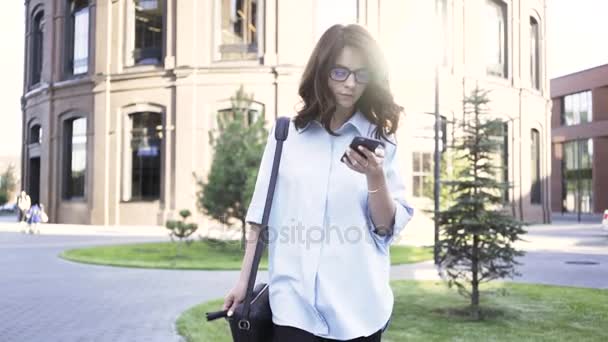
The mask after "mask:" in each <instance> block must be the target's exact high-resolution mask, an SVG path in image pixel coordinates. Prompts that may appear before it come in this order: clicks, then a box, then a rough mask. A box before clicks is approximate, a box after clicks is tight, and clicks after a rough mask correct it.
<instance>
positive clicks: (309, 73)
mask: <svg viewBox="0 0 608 342" xmlns="http://www.w3.org/2000/svg"><path fill="white" fill-rule="evenodd" d="M345 46H349V47H351V48H354V49H355V50H356V51H358V52H359V53H361V55H362V56H363V58H364V60H365V63H366V64H367V67H368V69H369V70H370V72H371V80H370V82H369V83H367V85H366V88H365V91H364V92H363V94H362V95H361V97H360V98H359V100H358V101H357V103H356V104H355V110H356V109H358V110H360V111H361V112H362V113H363V114H364V115H365V117H366V118H367V120H369V121H370V122H372V123H374V124H375V125H376V126H377V127H376V130H375V138H376V139H380V137H382V138H384V139H385V140H387V141H389V139H388V138H387V136H388V135H390V134H392V133H394V132H395V131H396V130H397V127H398V125H399V116H400V114H401V113H402V112H403V107H401V106H399V105H398V104H396V103H395V102H394V100H393V95H392V93H391V91H390V87H389V81H388V72H387V67H386V60H385V58H384V55H383V54H382V52H381V50H380V46H379V45H378V43H377V42H376V40H374V38H373V37H372V36H371V35H370V34H369V32H367V30H366V29H365V28H363V27H362V26H360V25H357V24H351V25H347V26H344V25H340V24H338V25H334V26H332V27H330V28H329V29H327V31H325V33H323V35H322V36H321V38H320V39H319V42H318V43H317V45H316V46H315V48H314V50H313V52H312V54H311V56H310V59H309V60H308V63H307V64H306V69H305V70H304V73H303V74H302V79H301V81H300V87H299V94H300V97H301V98H302V102H303V104H302V108H301V109H300V110H298V114H297V115H296V116H295V119H294V124H295V126H296V127H297V128H303V127H304V126H306V125H307V124H308V123H309V122H310V121H311V120H314V119H317V118H318V119H319V121H320V122H321V124H322V125H323V126H324V127H325V129H326V130H327V131H328V132H329V133H330V134H331V135H334V136H339V135H340V134H337V133H335V132H333V131H332V130H331V128H330V123H331V118H332V116H333V115H334V112H335V110H336V100H335V98H334V95H333V93H332V91H331V90H330V88H329V85H328V77H329V71H330V69H331V68H332V66H333V65H334V63H335V62H336V59H337V58H338V56H339V54H340V53H341V52H342V50H343V49H344V47H345ZM389 142H390V141H389Z"/></svg>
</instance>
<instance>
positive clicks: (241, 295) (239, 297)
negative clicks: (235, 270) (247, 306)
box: [222, 281, 247, 316]
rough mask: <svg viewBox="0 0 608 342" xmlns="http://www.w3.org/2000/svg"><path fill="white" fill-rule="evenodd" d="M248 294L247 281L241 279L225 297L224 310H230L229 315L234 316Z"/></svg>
mask: <svg viewBox="0 0 608 342" xmlns="http://www.w3.org/2000/svg"><path fill="white" fill-rule="evenodd" d="M246 294H247V283H245V282H242V281H239V282H238V283H236V284H235V285H234V287H233V288H232V289H231V290H230V291H229V292H228V294H227V295H226V296H225V297H224V305H223V306H222V310H228V316H232V313H233V312H234V310H235V309H236V306H237V305H239V304H240V303H242V302H243V300H245V295H246Z"/></svg>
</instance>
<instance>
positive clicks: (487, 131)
mask: <svg viewBox="0 0 608 342" xmlns="http://www.w3.org/2000/svg"><path fill="white" fill-rule="evenodd" d="M488 102H489V100H488V97H487V91H482V90H480V89H478V88H476V89H474V90H473V91H472V93H471V95H470V96H467V97H465V99H464V107H463V109H464V115H463V120H462V121H461V122H458V124H459V125H460V127H461V130H462V131H461V133H460V135H459V136H456V137H454V140H455V141H454V142H453V145H452V147H451V148H453V149H454V150H455V151H454V153H453V156H454V160H455V162H456V163H457V164H458V168H456V171H457V172H456V173H454V174H453V176H452V177H450V178H451V179H450V180H446V181H444V182H442V183H443V184H444V185H445V186H447V188H448V189H447V191H448V192H449V193H450V196H449V197H451V199H452V201H451V203H449V204H448V205H447V206H444V208H445V209H444V210H442V211H441V212H440V213H439V215H438V219H439V225H440V241H439V268H440V275H441V276H442V277H443V278H444V279H445V278H447V279H448V285H449V286H450V287H453V286H456V287H457V288H458V291H459V293H461V294H462V295H463V296H465V297H467V298H469V299H470V303H471V306H470V313H471V316H472V317H473V319H475V320H479V319H481V318H482V313H481V309H480V298H479V297H480V293H479V285H480V284H481V283H483V282H488V281H491V280H494V279H498V278H505V277H513V276H515V275H519V273H517V272H516V271H515V266H516V265H518V264H519V263H518V262H517V261H516V260H515V259H516V257H518V256H522V255H523V252H522V251H519V250H516V249H515V248H514V247H513V244H514V243H515V242H516V241H517V240H520V235H522V234H524V233H525V230H524V229H523V228H522V227H523V225H524V223H522V222H520V221H518V220H515V219H514V218H512V217H511V216H509V215H508V214H506V213H505V211H504V208H503V204H504V202H503V200H504V196H503V193H504V191H505V189H508V188H509V184H507V183H505V182H504V181H502V180H500V179H497V174H500V172H501V169H502V168H504V166H502V165H501V166H496V165H492V163H493V161H494V160H495V159H496V158H495V155H496V153H498V152H499V151H500V148H501V147H502V139H496V132H497V127H502V124H503V123H502V121H501V120H499V119H492V118H490V117H489V114H488V111H487V104H488ZM503 171H504V172H506V170H503Z"/></svg>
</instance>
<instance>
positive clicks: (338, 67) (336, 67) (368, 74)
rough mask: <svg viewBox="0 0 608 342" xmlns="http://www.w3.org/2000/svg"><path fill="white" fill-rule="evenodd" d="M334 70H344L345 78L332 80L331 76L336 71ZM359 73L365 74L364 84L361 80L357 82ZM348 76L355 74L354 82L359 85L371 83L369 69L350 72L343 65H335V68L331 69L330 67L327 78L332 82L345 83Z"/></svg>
mask: <svg viewBox="0 0 608 342" xmlns="http://www.w3.org/2000/svg"><path fill="white" fill-rule="evenodd" d="M336 69H342V70H344V71H346V72H347V74H346V77H344V79H343V80H341V79H336V78H334V77H333V76H332V74H333V71H334V70H336ZM361 71H363V72H365V73H367V81H365V82H362V81H361V80H359V77H360V74H359V73H360V72H361ZM350 74H355V82H357V83H359V84H368V83H369V82H371V78H372V75H371V73H370V71H369V69H367V68H360V69H356V70H351V69H349V68H347V67H345V66H343V65H339V64H338V65H335V66H333V67H331V68H330V69H329V78H331V79H332V80H334V81H336V82H345V81H346V80H347V79H348V77H349V76H350Z"/></svg>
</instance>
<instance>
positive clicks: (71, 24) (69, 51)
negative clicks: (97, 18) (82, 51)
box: [64, 0, 91, 79]
mask: <svg viewBox="0 0 608 342" xmlns="http://www.w3.org/2000/svg"><path fill="white" fill-rule="evenodd" d="M84 9H86V10H87V11H89V20H88V23H87V24H88V27H87V37H88V39H87V51H88V53H87V70H86V71H85V72H82V73H78V74H75V73H74V48H75V39H76V27H75V25H76V20H75V15H76V14H77V13H78V12H79V11H81V10H84ZM64 30H65V34H64V37H65V43H64V57H65V58H64V61H65V64H64V78H66V79H68V78H76V77H82V76H86V75H87V74H88V73H89V66H90V58H91V56H90V52H91V17H90V2H89V0H67V3H66V11H65V25H64Z"/></svg>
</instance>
